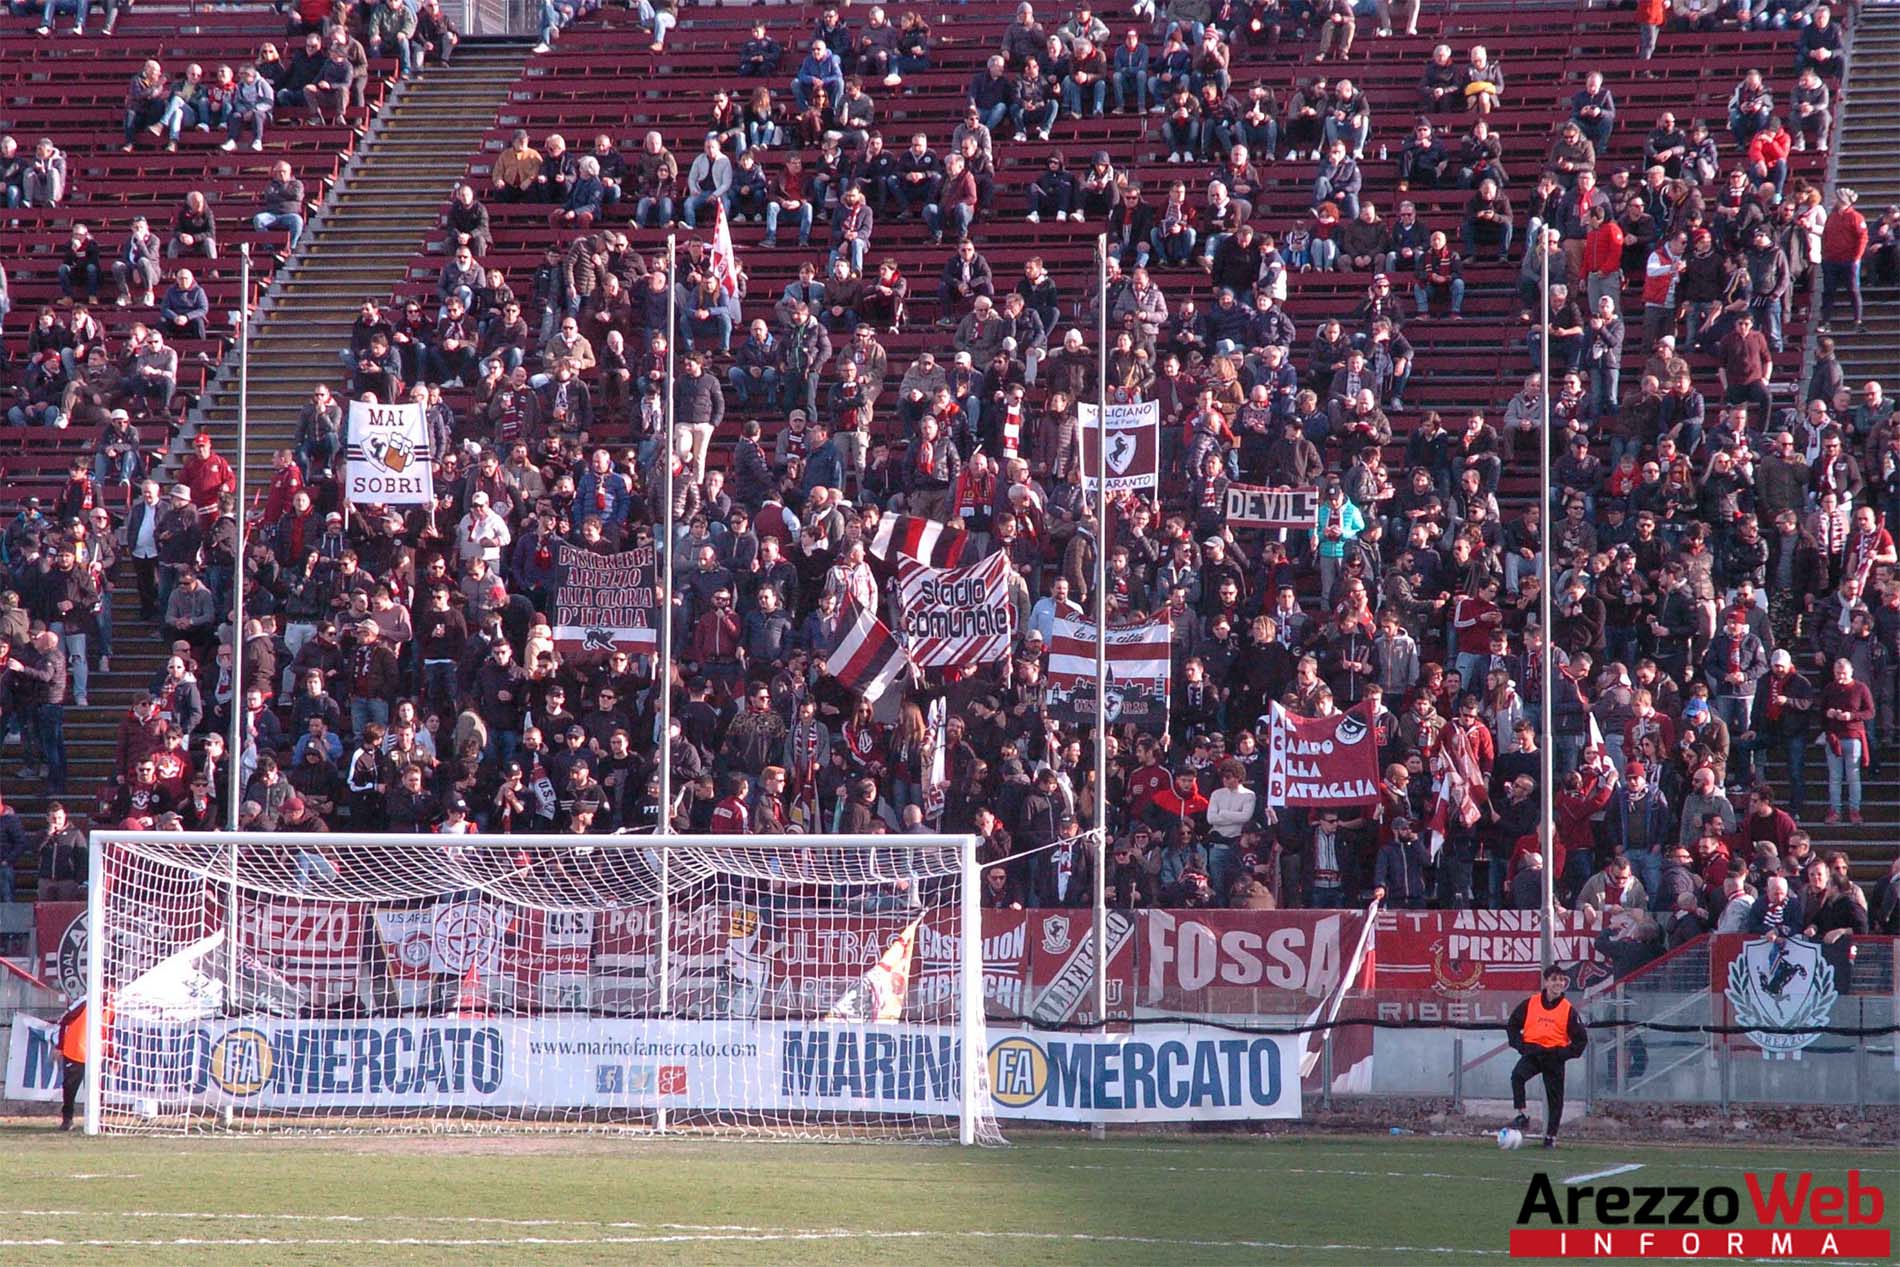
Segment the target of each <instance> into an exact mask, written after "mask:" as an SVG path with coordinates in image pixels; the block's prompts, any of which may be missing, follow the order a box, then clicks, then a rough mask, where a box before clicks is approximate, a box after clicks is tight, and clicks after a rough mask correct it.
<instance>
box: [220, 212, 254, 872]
mask: <svg viewBox="0 0 1900 1267" xmlns="http://www.w3.org/2000/svg"><path fill="white" fill-rule="evenodd" d="M238 255H239V257H240V258H239V262H238V381H237V514H236V515H235V516H234V518H235V519H236V521H237V569H236V574H235V575H234V576H233V577H232V580H231V736H230V745H231V746H230V751H229V752H227V753H226V754H225V760H226V762H227V764H228V769H227V770H226V773H227V774H228V775H229V777H230V786H231V791H230V798H229V799H230V802H231V803H230V805H229V806H228V807H227V808H228V810H229V813H227V814H226V815H225V822H226V824H227V825H228V826H229V828H230V830H232V831H236V830H237V828H238V805H239V804H240V803H241V802H242V800H243V793H244V491H245V481H246V480H247V479H248V478H249V476H250V464H249V463H248V462H246V461H245V457H244V453H245V450H246V449H247V448H248V447H249V445H250V439H251V244H250V243H249V242H240V243H239V244H238ZM231 849H232V854H233V856H234V857H235V856H236V851H237V842H236V841H235V840H233V841H232V842H231ZM236 872H237V868H236V867H233V868H232V875H233V881H232V883H233V884H235V883H236V879H235V877H236Z"/></svg>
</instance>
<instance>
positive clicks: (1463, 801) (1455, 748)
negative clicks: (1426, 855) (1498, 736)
mask: <svg viewBox="0 0 1900 1267" xmlns="http://www.w3.org/2000/svg"><path fill="white" fill-rule="evenodd" d="M1432 774H1433V776H1434V777H1435V778H1436V779H1437V784H1436V788H1437V795H1436V796H1435V797H1434V798H1433V800H1432V817H1431V829H1432V834H1431V856H1432V857H1433V858H1434V859H1435V858H1437V857H1438V855H1439V853H1440V851H1442V850H1443V849H1444V847H1445V840H1446V838H1447V837H1449V836H1450V835H1451V831H1452V828H1453V827H1454V826H1457V827H1469V826H1471V825H1472V824H1473V823H1475V822H1477V821H1478V800H1477V797H1476V795H1475V794H1474V789H1477V788H1481V787H1483V786H1484V774H1483V773H1482V772H1481V771H1480V770H1479V769H1478V763H1477V761H1476V760H1475V759H1474V758H1473V757H1472V755H1471V745H1470V744H1469V743H1468V742H1467V741H1466V739H1465V732H1464V731H1463V730H1460V729H1459V728H1458V727H1457V726H1455V725H1447V726H1445V727H1444V729H1442V730H1440V731H1439V732H1438V747H1437V749H1436V750H1434V751H1433V753H1432Z"/></svg>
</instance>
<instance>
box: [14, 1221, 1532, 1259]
mask: <svg viewBox="0 0 1900 1267" xmlns="http://www.w3.org/2000/svg"><path fill="white" fill-rule="evenodd" d="M864 1239H869V1240H945V1239H954V1240H1016V1241H1039V1242H1051V1243H1052V1242H1066V1243H1073V1244H1122V1245H1145V1246H1153V1247H1157V1248H1181V1249H1199V1250H1210V1249H1242V1250H1294V1251H1299V1252H1303V1253H1309V1254H1317V1253H1355V1254H1368V1253H1371V1254H1457V1255H1461V1256H1463V1255H1485V1256H1487V1257H1505V1256H1507V1251H1505V1250H1501V1249H1470V1248H1463V1247H1454V1246H1449V1245H1361V1244H1346V1243H1338V1242H1332V1243H1323V1244H1310V1243H1304V1242H1296V1241H1258V1240H1232V1241H1225V1240H1210V1239H1189V1238H1182V1237H1162V1236H1115V1235H1094V1234H1091V1233H1087V1232H994V1231H981V1230H955V1229H952V1230H946V1231H941V1232H932V1231H870V1232H867V1231H852V1230H847V1229H842V1228H839V1229H831V1230H823V1231H782V1232H773V1231H760V1232H751V1233H724V1234H711V1235H707V1234H693V1233H683V1234H676V1235H660V1236H599V1237H552V1236H549V1237H537V1236H523V1237H466V1238H462V1237H423V1236H411V1237H394V1236H392V1237H271V1236H257V1237H243V1238H225V1237H220V1238H218V1239H215V1240H212V1239H207V1238H203V1237H175V1238H172V1239H160V1238H151V1239H140V1240H128V1239H118V1238H113V1237H92V1238H86V1239H79V1240H67V1239H64V1238H60V1237H51V1236H47V1237H34V1238H30V1239H20V1240H0V1249H41V1248H45V1249H57V1248H64V1247H73V1246H85V1247H89V1248H144V1249H163V1248H186V1247H196V1246H203V1245H220V1246H225V1245H241V1246H247V1247H248V1246H324V1247H340V1246H379V1247H388V1246H421V1247H429V1248H478V1247H479V1248H523V1249H529V1248H539V1247H574V1246H589V1245H674V1244H683V1243H698V1244H703V1243H709V1242H721V1241H731V1242H742V1243H762V1242H799V1241H842V1240H864Z"/></svg>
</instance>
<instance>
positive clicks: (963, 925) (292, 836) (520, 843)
mask: <svg viewBox="0 0 1900 1267" xmlns="http://www.w3.org/2000/svg"><path fill="white" fill-rule="evenodd" d="M155 839H163V840H165V841H167V842H171V843H176V844H179V845H200V846H204V845H214V846H229V848H230V851H231V854H230V856H231V859H232V863H231V865H230V866H229V867H228V868H227V870H228V875H226V876H225V877H222V878H224V879H225V880H226V882H227V883H228V885H229V886H230V888H231V890H232V891H233V892H235V890H236V889H237V887H238V880H239V877H238V874H237V867H236V857H237V847H238V844H239V842H240V841H242V842H245V843H263V844H269V843H281V844H285V845H296V844H303V845H307V844H309V843H310V841H311V840H312V837H311V835H310V834H308V833H298V832H223V831H184V832H153V831H127V830H123V829H109V830H97V831H93V832H91V833H89V835H88V844H89V854H90V857H89V859H88V881H89V883H88V885H87V891H86V916H87V932H88V936H87V938H86V998H87V1001H88V1006H87V1008H86V1036H85V1037H86V1051H87V1052H88V1053H97V1052H100V1051H103V1050H104V1047H103V1043H104V1030H105V1020H104V1009H103V1008H102V1007H100V1006H98V1003H99V1001H100V1000H101V999H103V997H104V990H103V983H104V979H105V945H106V939H105V937H104V936H103V935H102V934H103V930H104V927H105V907H106V902H105V879H106V875H105V856H106V850H107V849H108V848H109V847H111V846H113V845H129V846H137V845H145V844H150V843H151V842H152V841H154V840H155ZM316 839H319V840H321V841H323V842H324V843H325V844H327V845H333V846H342V847H346V848H347V847H351V846H360V847H374V848H388V849H402V848H414V849H424V848H429V849H437V850H442V849H449V848H454V849H508V850H515V849H522V848H529V849H569V850H573V849H582V848H585V849H636V850H642V851H649V850H651V851H658V852H659V855H660V875H661V878H662V884H661V888H660V892H659V895H658V897H657V900H656V905H657V908H658V910H657V918H658V921H659V926H660V929H661V936H660V937H659V939H658V948H659V964H658V974H659V994H660V997H661V999H662V1007H664V1006H666V1003H665V1000H666V999H667V998H668V997H669V995H670V987H671V972H672V968H671V964H670V962H669V960H670V954H669V948H668V943H669V940H670V939H669V938H668V937H667V936H666V935H665V934H666V931H667V930H668V929H669V928H670V927H671V898H672V892H671V889H670V888H669V887H668V886H667V884H666V883H665V877H666V875H667V862H668V859H669V858H670V856H671V854H672V853H673V852H675V851H680V850H687V851H704V850H707V849H716V848H721V847H726V848H733V849H741V850H743V849H748V848H755V847H761V848H767V849H772V848H777V849H811V848H823V849H859V850H864V851H866V852H871V851H881V852H900V851H917V850H938V851H954V852H955V853H956V855H957V857H958V859H959V864H958V872H959V878H960V879H961V881H962V887H961V889H960V890H959V892H958V898H959V903H958V905H959V911H958V925H959V938H958V950H957V956H958V957H957V969H958V971H957V987H958V988H957V993H958V1013H957V1039H958V1042H959V1044H960V1050H961V1052H962V1066H963V1067H962V1069H961V1071H960V1072H961V1079H960V1093H959V1102H958V1106H957V1142H958V1143H960V1144H962V1145H965V1146H970V1145H975V1144H977V1143H978V1142H979V1140H978V1130H977V1128H978V1123H979V1121H980V1120H981V1118H982V1115H983V1109H984V1107H985V1105H984V1103H983V1102H984V1100H986V1099H987V1096H988V1086H989V1053H988V1050H987V1047H986V1044H984V1043H983V1042H982V1041H981V1035H982V1032H983V1027H984V1023H985V1020H984V1003H983V927H982V915H983V913H982V889H981V887H980V883H981V878H982V871H981V869H980V868H979V866H978V865H977V838H976V837H975V836H969V835H906V834H901V833H892V834H889V835H882V836H849V835H824V834H813V835H756V836H681V835H664V836H657V835H650V836H643V835H635V834H627V835H548V834H536V835H495V834H489V833H478V834H471V835H464V836H440V835H426V834H396V833H387V832H325V833H323V834H321V835H320V836H318V837H316ZM92 1074H93V1071H91V1070H89V1071H88V1076H87V1078H86V1083H85V1097H84V1099H85V1133H86V1134H88V1135H97V1134H99V1133H100V1117H101V1109H102V1105H101V1102H100V1101H101V1095H100V1079H99V1078H98V1077H96V1076H92ZM655 1129H656V1130H661V1131H663V1130H664V1129H665V1117H664V1110H661V1111H660V1114H659V1115H658V1117H657V1119H656V1123H655Z"/></svg>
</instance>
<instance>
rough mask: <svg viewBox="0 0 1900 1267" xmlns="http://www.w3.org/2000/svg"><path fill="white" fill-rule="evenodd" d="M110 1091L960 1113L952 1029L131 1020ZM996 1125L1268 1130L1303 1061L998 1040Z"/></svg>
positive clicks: (1288, 1101)
mask: <svg viewBox="0 0 1900 1267" xmlns="http://www.w3.org/2000/svg"><path fill="white" fill-rule="evenodd" d="M108 1041H109V1042H110V1043H111V1044H112V1049H113V1051H114V1052H115V1053H117V1055H118V1057H119V1058H118V1060H117V1061H116V1062H115V1063H114V1065H113V1066H112V1068H111V1069H110V1070H109V1071H108V1074H107V1081H106V1083H105V1084H104V1087H103V1090H104V1093H105V1095H106V1097H107V1103H108V1105H110V1106H111V1107H113V1108H116V1109H119V1110H122V1111H123V1110H132V1111H139V1110H141V1109H142V1110H143V1111H147V1112H166V1111H168V1110H169V1109H170V1108H172V1107H174V1106H186V1105H190V1106H198V1107H205V1106H224V1105H230V1106H233V1107H235V1108H238V1109H240V1110H257V1111H263V1112H273V1111H291V1110H312V1109H357V1110H365V1111H382V1110H398V1109H406V1108H431V1109H438V1110H440V1109H472V1110H477V1111H480V1110H485V1109H544V1110H576V1109H585V1110H599V1109H607V1110H612V1109H638V1108H654V1107H667V1108H678V1109H711V1110H724V1111H762V1112H763V1111H771V1112H790V1111H803V1112H815V1113H926V1114H945V1115H954V1114H955V1112H956V1106H957V1101H958V1095H959V1088H960V1084H961V1080H962V1067H961V1061H960V1052H959V1043H958V1039H957V1034H956V1031H955V1029H954V1028H952V1027H949V1026H942V1025H860V1024H850V1023H831V1022H768V1023H760V1024H744V1025H735V1024H731V1023H722V1022H718V1021H641V1020H636V1019H631V1018H592V1019H589V1018H582V1017H558V1016H543V1017H511V1018H506V1019H494V1020H462V1019H455V1018H449V1017H434V1018H428V1017H414V1018H404V1019H399V1020H386V1021H385V1020H362V1021H343V1020H335V1021H320V1020H289V1019H282V1018H276V1017H257V1018H247V1019H244V1020H237V1021H231V1020H225V1019H223V1018H217V1019H210V1020H205V1021H199V1022H192V1023H189V1024H184V1025H179V1024H164V1025H138V1024H133V1023H128V1022H126V1021H125V1020H124V1019H123V1018H120V1020H119V1022H118V1023H117V1024H115V1025H114V1027H113V1030H112V1033H111V1035H110V1036H109V1040H108ZM989 1044H990V1047H989V1076H990V1084H991V1087H992V1088H993V1091H994V1097H995V1104H996V1112H997V1115H998V1116H999V1117H1004V1118H1025V1119H1033V1120H1040V1121H1057V1122H1160V1121H1181V1122H1185V1121H1259V1120H1264V1119H1269V1118H1297V1117H1298V1116H1299V1114H1300V1080H1299V1059H1300V1057H1299V1045H1298V1041H1297V1040H1295V1039H1290V1038H1286V1037H1261V1036H1257V1035H1246V1034H1235V1033H1232V1032H1230V1031H1228V1030H1223V1029H1216V1028H1213V1027H1203V1026H1195V1025H1168V1026H1165V1027H1156V1028H1153V1029H1144V1030H1142V1031H1141V1032H1138V1033H1134V1034H1111V1035H1100V1034H1061V1033H1044V1032H1040V1031H1017V1030H1000V1029H991V1031H990V1033H989Z"/></svg>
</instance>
